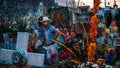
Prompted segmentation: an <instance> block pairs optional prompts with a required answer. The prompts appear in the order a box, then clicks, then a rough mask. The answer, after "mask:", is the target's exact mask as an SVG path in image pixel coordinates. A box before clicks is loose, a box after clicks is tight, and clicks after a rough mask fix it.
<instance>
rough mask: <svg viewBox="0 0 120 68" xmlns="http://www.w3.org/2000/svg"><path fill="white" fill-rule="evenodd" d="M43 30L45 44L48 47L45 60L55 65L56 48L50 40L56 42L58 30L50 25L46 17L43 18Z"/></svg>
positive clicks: (56, 57) (56, 58)
mask: <svg viewBox="0 0 120 68" xmlns="http://www.w3.org/2000/svg"><path fill="white" fill-rule="evenodd" d="M42 23H43V28H44V33H45V42H46V44H47V46H48V48H47V60H48V63H50V64H51V63H55V62H57V60H58V46H57V44H56V43H54V42H52V40H53V39H54V40H56V39H57V37H58V34H59V30H58V29H56V28H55V27H54V26H53V25H50V19H49V18H48V17H43V21H42Z"/></svg>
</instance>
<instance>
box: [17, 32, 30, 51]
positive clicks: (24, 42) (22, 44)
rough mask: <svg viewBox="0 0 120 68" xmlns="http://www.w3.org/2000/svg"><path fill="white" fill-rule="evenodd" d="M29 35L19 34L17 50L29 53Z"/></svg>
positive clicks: (25, 33)
mask: <svg viewBox="0 0 120 68" xmlns="http://www.w3.org/2000/svg"><path fill="white" fill-rule="evenodd" d="M28 39H29V33H27V32H18V35H17V43H16V48H22V49H25V51H27V46H28Z"/></svg>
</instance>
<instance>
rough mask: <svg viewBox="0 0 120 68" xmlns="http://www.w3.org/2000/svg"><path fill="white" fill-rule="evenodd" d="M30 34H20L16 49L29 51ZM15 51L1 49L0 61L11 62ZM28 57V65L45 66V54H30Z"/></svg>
mask: <svg viewBox="0 0 120 68" xmlns="http://www.w3.org/2000/svg"><path fill="white" fill-rule="evenodd" d="M28 39H29V33H27V32H18V35H17V43H16V48H17V49H18V48H22V49H24V50H25V51H27V45H28ZM13 52H14V50H8V49H2V48H1V49H0V60H3V61H6V62H11V61H12V54H13ZM27 54H28V55H27V56H28V65H31V66H38V67H42V66H43V64H44V57H45V56H44V54H37V53H29V52H27Z"/></svg>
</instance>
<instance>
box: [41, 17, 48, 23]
mask: <svg viewBox="0 0 120 68" xmlns="http://www.w3.org/2000/svg"><path fill="white" fill-rule="evenodd" d="M44 21H50V19H49V18H48V17H43V21H42V22H44Z"/></svg>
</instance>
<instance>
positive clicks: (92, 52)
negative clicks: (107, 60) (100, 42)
mask: <svg viewBox="0 0 120 68" xmlns="http://www.w3.org/2000/svg"><path fill="white" fill-rule="evenodd" d="M95 50H96V43H90V45H89V48H88V61H89V62H93V61H94V60H95V58H94V55H95Z"/></svg>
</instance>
